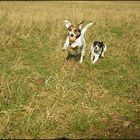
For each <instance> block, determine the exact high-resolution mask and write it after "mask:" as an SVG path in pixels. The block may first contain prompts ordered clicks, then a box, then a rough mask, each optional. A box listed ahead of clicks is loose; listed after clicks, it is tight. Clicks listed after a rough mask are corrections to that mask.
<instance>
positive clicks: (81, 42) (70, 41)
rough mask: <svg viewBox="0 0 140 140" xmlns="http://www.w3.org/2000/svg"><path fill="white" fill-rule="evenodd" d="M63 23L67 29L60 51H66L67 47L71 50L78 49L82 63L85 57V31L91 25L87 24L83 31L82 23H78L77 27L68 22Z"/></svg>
mask: <svg viewBox="0 0 140 140" xmlns="http://www.w3.org/2000/svg"><path fill="white" fill-rule="evenodd" d="M64 23H65V26H66V28H67V29H68V36H67V39H66V41H65V44H64V47H63V49H62V50H66V49H67V47H69V46H70V48H71V49H73V50H76V49H77V48H79V49H80V53H81V56H80V63H82V62H83V57H84V55H85V48H86V41H85V38H84V34H85V32H86V31H87V29H88V28H89V27H91V25H92V24H93V23H89V24H87V25H86V26H85V27H84V28H83V29H82V24H83V22H81V23H79V24H78V25H73V24H72V23H71V22H69V21H68V20H64Z"/></svg>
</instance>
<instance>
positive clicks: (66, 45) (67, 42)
mask: <svg viewBox="0 0 140 140" xmlns="http://www.w3.org/2000/svg"><path fill="white" fill-rule="evenodd" d="M68 46H69V37H67V39H66V41H65V44H64V47H63V49H62V51H65V50H66V49H67V47H68Z"/></svg>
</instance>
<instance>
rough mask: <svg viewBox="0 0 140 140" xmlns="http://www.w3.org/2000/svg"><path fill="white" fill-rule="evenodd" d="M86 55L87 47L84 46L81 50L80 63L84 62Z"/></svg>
mask: <svg viewBox="0 0 140 140" xmlns="http://www.w3.org/2000/svg"><path fill="white" fill-rule="evenodd" d="M84 55H85V48H83V49H82V51H81V57H80V63H82V62H83V58H84Z"/></svg>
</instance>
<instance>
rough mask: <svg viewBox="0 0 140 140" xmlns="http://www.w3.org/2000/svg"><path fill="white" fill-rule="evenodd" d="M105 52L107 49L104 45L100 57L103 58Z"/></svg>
mask: <svg viewBox="0 0 140 140" xmlns="http://www.w3.org/2000/svg"><path fill="white" fill-rule="evenodd" d="M106 50H107V48H106V45H105V46H104V50H103V52H102V54H101V57H104V53H105V52H106Z"/></svg>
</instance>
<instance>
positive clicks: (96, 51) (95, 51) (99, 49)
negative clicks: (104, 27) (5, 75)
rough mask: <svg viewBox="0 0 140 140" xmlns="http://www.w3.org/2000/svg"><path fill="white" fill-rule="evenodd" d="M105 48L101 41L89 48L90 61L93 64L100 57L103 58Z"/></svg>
mask: <svg viewBox="0 0 140 140" xmlns="http://www.w3.org/2000/svg"><path fill="white" fill-rule="evenodd" d="M106 50H107V47H106V45H105V44H104V43H103V42H101V41H95V42H94V43H93V45H92V46H91V61H92V64H94V63H95V62H96V61H97V60H98V59H99V58H100V57H104V53H105V52H106Z"/></svg>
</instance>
